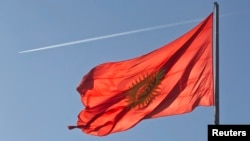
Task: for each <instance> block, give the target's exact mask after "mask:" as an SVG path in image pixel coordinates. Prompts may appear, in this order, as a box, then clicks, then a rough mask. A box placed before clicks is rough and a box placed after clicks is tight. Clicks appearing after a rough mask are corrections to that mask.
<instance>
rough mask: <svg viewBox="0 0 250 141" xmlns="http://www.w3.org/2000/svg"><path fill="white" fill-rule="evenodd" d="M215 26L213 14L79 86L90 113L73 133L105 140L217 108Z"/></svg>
mask: <svg viewBox="0 0 250 141" xmlns="http://www.w3.org/2000/svg"><path fill="white" fill-rule="evenodd" d="M212 26H213V13H211V14H210V15H209V16H208V17H207V18H206V19H205V20H203V21H202V22H201V23H199V24H198V25H197V26H196V27H194V28H193V29H191V30H190V31H189V32H187V33H185V34H184V35H182V36H181V37H179V38H178V39H176V40H174V41H172V42H171V43H169V44H167V45H164V46H162V47H161V48H159V49H156V50H154V51H152V52H150V53H148V54H145V55H142V56H140V57H137V58H133V59H129V60H125V61H119V62H107V63H104V64H101V65H98V66H96V67H94V68H93V69H92V70H91V71H90V72H89V73H88V74H86V75H85V76H84V77H83V78H82V80H81V82H80V84H79V86H78V87H77V91H78V92H79V93H80V95H81V101H82V103H83V104H84V105H85V109H84V110H82V111H81V112H80V113H79V115H78V121H77V125H76V126H69V129H73V128H80V129H81V130H82V131H83V132H85V133H87V134H90V135H97V136H105V135H108V134H110V133H114V132H120V131H124V130H127V129H129V128H131V127H133V126H135V125H136V124H137V123H139V122H140V121H141V120H143V119H149V118H157V117H163V116H170V115H177V114H183V113H187V112H191V111H192V110H193V109H194V108H195V107H197V106H212V105H214V98H213V93H214V92H213V91H214V90H213V85H214V82H213V56H212V54H213V53H212Z"/></svg>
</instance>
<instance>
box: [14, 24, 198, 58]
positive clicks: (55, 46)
mask: <svg viewBox="0 0 250 141" xmlns="http://www.w3.org/2000/svg"><path fill="white" fill-rule="evenodd" d="M200 20H202V19H193V20H188V21H184V22H178V23H172V24H165V25H160V26H154V27H148V28H143V29H137V30H132V31H127V32H121V33H115V34H110V35H104V36H99V37H93V38H88V39H83V40H78V41H72V42H67V43H62V44H56V45H51V46H45V47H41V48H36V49H30V50H25V51H20V52H18V53H28V52H35V51H41V50H46V49H52V48H59V47H64V46H69V45H75V44H80V43H86V42H91V41H96V40H101V39H107V38H112V37H118V36H124V35H129V34H134V33H139V32H144V31H150V30H156V29H161V28H167V27H173V26H177V25H183V24H188V23H193V22H198V21H200Z"/></svg>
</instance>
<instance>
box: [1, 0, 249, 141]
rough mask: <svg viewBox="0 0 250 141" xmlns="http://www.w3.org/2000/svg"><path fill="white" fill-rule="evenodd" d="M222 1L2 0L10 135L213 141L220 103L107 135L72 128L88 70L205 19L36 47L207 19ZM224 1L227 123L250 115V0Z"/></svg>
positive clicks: (4, 102)
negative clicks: (210, 129) (212, 129)
mask: <svg viewBox="0 0 250 141" xmlns="http://www.w3.org/2000/svg"><path fill="white" fill-rule="evenodd" d="M213 2H214V1H212V0H206V1H201V0H189V1H186V0H154V1H150V0H127V1H122V0H106V1H104V0H71V1H69V0H68V1H66V0H61V1H51V0H43V1H32V0H22V1H20V0H8V1H4V0H0V35H1V36H0V97H1V98H0V140H4V141H14V140H19V141H31V140H36V141H44V140H60V141H68V140H87V141H117V140H119V141H128V140H131V141H134V140H143V141H152V140H156V141H165V140H171V141H181V140H188V141H206V140H207V125H208V124H213V121H214V109H213V107H197V108H196V109H195V110H194V111H193V112H191V113H188V114H183V115H178V116H170V117H164V118H157V119H150V120H144V121H142V122H140V123H139V124H138V125H137V126H135V127H134V128H132V129H130V130H127V131H125V132H120V133H115V134H111V135H109V136H106V137H96V136H90V135H87V134H84V133H82V132H81V131H80V130H77V129H75V130H68V129H67V126H68V125H74V124H75V123H76V121H77V115H78V113H79V112H80V111H81V110H82V109H83V108H84V107H83V105H82V104H81V101H80V96H79V94H78V93H77V91H76V86H77V85H78V84H79V82H80V80H81V78H82V76H83V75H85V74H86V73H87V72H88V71H89V70H90V69H91V68H93V67H94V66H96V65H98V64H100V63H103V62H108V61H120V60H124V59H128V58H132V57H136V56H139V55H142V54H145V53H147V52H149V51H152V50H154V49H156V48H158V47H161V46H162V45H164V44H166V43H169V42H170V41H172V40H174V39H175V38H177V37H179V36H180V35H182V34H184V33H185V32H187V31H188V30H189V29H191V28H192V27H194V26H195V25H196V24H197V23H198V22H192V23H188V24H183V25H176V26H172V27H169V28H162V29H158V30H151V31H145V32H140V33H135V34H130V35H126V36H119V37H113V38H107V39H102V40H96V41H92V42H86V43H81V44H75V45H71V46H64V47H60V48H53V49H47V50H41V51H36V52H29V53H18V52H20V51H24V50H30V49H35V48H40V47H45V46H50V45H55V44H61V43H67V42H72V41H77V40H83V39H88V38H94V37H100V36H104V35H110V34H115V33H121V32H127V31H132V30H137V29H143V28H148V27H154V26H158V25H165V24H173V23H178V22H184V21H188V20H193V19H203V18H205V17H206V16H208V14H210V13H211V12H212V11H213V8H214V5H213ZM217 2H218V3H219V6H220V14H221V15H225V16H221V17H220V27H219V28H220V31H219V32H220V37H219V41H220V119H221V124H249V123H250V112H249V109H248V108H249V107H250V102H249V99H250V89H249V78H250V74H249V72H250V62H249V61H250V55H249V53H250V47H249V33H250V27H249V25H250V10H249V9H250V1H248V0H239V1H235V0H218V1H217Z"/></svg>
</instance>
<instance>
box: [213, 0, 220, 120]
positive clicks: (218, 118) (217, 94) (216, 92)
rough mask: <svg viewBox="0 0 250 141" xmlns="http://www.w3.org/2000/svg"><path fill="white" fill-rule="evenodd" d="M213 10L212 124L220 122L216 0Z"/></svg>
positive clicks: (217, 10) (217, 7)
mask: <svg viewBox="0 0 250 141" xmlns="http://www.w3.org/2000/svg"><path fill="white" fill-rule="evenodd" d="M214 8H215V9H214V10H215V18H214V20H215V21H214V23H215V26H214V30H213V32H214V33H213V35H214V36H215V37H214V43H213V44H214V45H215V47H214V50H215V94H214V101H215V115H214V116H215V117H214V124H215V125H219V124H220V117H219V5H218V3H217V2H214Z"/></svg>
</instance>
